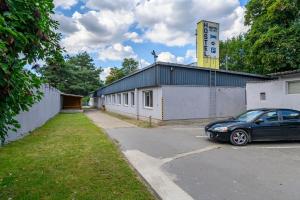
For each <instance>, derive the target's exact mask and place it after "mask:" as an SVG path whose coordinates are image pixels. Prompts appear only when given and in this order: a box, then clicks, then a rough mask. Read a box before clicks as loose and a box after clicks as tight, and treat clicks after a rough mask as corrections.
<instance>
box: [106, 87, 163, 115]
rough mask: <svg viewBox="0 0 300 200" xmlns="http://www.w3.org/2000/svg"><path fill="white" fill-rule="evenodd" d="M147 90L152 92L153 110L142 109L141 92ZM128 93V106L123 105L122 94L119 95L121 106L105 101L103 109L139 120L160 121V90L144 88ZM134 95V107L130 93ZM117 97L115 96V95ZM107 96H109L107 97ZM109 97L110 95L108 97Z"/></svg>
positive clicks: (142, 98)
mask: <svg viewBox="0 0 300 200" xmlns="http://www.w3.org/2000/svg"><path fill="white" fill-rule="evenodd" d="M147 90H152V91H153V108H145V107H144V97H143V92H144V91H147ZM127 92H128V105H125V104H124V99H123V93H124V92H123V93H118V94H121V97H122V98H121V99H122V100H121V104H117V103H112V102H109V101H108V102H107V101H105V108H106V110H107V111H110V112H115V113H119V114H123V115H127V116H130V117H134V118H137V117H139V118H140V119H148V118H149V117H150V116H151V117H152V118H153V119H156V120H161V119H162V117H161V116H162V108H161V99H162V90H161V88H159V87H154V88H144V89H135V90H131V91H126V92H125V93H127ZM131 92H134V93H135V95H134V96H135V105H134V106H133V105H131V95H130V93H131ZM115 95H117V94H115ZM107 96H109V95H107ZM110 96H111V95H110Z"/></svg>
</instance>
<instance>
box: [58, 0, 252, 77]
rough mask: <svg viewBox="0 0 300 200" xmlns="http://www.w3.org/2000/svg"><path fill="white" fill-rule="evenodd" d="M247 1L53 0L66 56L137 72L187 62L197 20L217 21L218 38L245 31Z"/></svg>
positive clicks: (191, 59) (191, 57)
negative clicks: (83, 55)
mask: <svg viewBox="0 0 300 200" xmlns="http://www.w3.org/2000/svg"><path fill="white" fill-rule="evenodd" d="M246 3H247V0H54V4H55V14H54V15H53V18H54V19H55V20H57V21H58V22H59V23H60V26H59V30H58V31H59V32H61V33H62V40H61V45H62V46H63V47H64V48H65V49H66V51H67V53H68V54H70V55H75V54H77V53H80V52H84V51H86V52H88V53H89V54H90V55H91V56H92V58H93V59H94V62H95V64H96V66H98V67H102V68H103V69H104V71H103V73H102V74H101V78H102V79H105V77H106V76H107V74H108V73H109V71H110V68H111V67H120V66H121V63H122V60H123V59H124V58H134V59H136V60H137V61H138V62H139V66H140V68H142V67H145V66H147V65H149V64H151V63H153V56H152V55H151V52H152V50H155V51H156V53H157V55H158V60H159V61H164V62H174V63H183V64H190V63H192V62H195V61H196V58H195V54H196V52H195V43H196V38H195V29H196V24H197V22H198V21H200V20H208V21H214V22H218V23H220V39H221V40H225V39H228V38H232V37H234V36H236V35H239V34H240V33H243V32H245V31H247V27H245V26H244V13H245V7H244V6H245V4H246Z"/></svg>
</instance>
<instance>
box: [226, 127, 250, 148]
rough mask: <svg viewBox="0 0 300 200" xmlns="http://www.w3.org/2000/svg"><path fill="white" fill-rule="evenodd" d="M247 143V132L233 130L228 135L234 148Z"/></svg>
mask: <svg viewBox="0 0 300 200" xmlns="http://www.w3.org/2000/svg"><path fill="white" fill-rule="evenodd" d="M248 141H249V136H248V133H247V131H245V130H242V129H237V130H234V131H233V132H232V133H231V135H230V142H231V144H233V145H236V146H243V145H246V144H247V143H248Z"/></svg>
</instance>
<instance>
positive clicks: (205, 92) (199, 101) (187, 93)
mask: <svg viewBox="0 0 300 200" xmlns="http://www.w3.org/2000/svg"><path fill="white" fill-rule="evenodd" d="M162 88H163V89H162V90H163V98H164V99H163V101H164V105H163V108H164V111H163V114H164V116H163V118H164V120H174V119H197V118H208V116H209V101H210V98H209V88H208V87H200V86H198V87H196V86H195V87H191V86H163V87H162Z"/></svg>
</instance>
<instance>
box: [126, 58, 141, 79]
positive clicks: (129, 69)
mask: <svg viewBox="0 0 300 200" xmlns="http://www.w3.org/2000/svg"><path fill="white" fill-rule="evenodd" d="M138 66H139V63H138V62H137V61H136V60H134V59H133V58H125V59H124V60H123V63H122V71H123V73H124V76H127V75H129V74H131V73H133V72H135V71H137V70H138Z"/></svg>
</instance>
